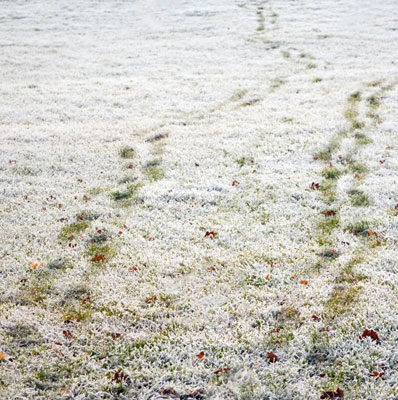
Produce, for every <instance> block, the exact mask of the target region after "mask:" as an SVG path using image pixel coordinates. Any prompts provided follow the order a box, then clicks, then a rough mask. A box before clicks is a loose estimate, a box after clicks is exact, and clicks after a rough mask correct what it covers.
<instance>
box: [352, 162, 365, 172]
mask: <svg viewBox="0 0 398 400" xmlns="http://www.w3.org/2000/svg"><path fill="white" fill-rule="evenodd" d="M350 170H351V171H352V172H357V173H358V174H366V173H367V172H368V169H367V167H366V165H365V164H362V163H359V162H357V163H353V164H351V165H350Z"/></svg>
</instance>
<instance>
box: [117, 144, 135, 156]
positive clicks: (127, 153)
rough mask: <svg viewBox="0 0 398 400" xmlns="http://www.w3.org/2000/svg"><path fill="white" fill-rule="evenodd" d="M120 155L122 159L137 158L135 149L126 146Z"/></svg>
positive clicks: (120, 151)
mask: <svg viewBox="0 0 398 400" xmlns="http://www.w3.org/2000/svg"><path fill="white" fill-rule="evenodd" d="M119 155H120V157H122V158H134V157H135V149H133V148H132V147H129V146H125V147H123V148H121V149H120V150H119Z"/></svg>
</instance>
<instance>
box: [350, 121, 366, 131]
mask: <svg viewBox="0 0 398 400" xmlns="http://www.w3.org/2000/svg"><path fill="white" fill-rule="evenodd" d="M351 127H352V129H362V128H364V127H365V122H361V121H357V120H354V121H352V124H351Z"/></svg>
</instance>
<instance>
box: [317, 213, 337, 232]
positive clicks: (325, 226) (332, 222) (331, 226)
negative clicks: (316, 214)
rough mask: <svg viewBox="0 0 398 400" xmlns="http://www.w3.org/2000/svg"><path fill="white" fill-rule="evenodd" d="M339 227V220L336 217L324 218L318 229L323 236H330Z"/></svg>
mask: <svg viewBox="0 0 398 400" xmlns="http://www.w3.org/2000/svg"><path fill="white" fill-rule="evenodd" d="M339 226H340V220H339V219H338V218H336V217H333V218H326V219H325V220H322V221H320V222H319V224H318V227H319V229H320V230H321V232H322V233H323V234H326V235H330V234H331V233H332V232H333V231H334V230H335V229H336V228H338V227H339Z"/></svg>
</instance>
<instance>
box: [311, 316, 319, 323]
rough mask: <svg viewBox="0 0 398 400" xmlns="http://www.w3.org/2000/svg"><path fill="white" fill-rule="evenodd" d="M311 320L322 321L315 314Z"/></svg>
mask: <svg viewBox="0 0 398 400" xmlns="http://www.w3.org/2000/svg"><path fill="white" fill-rule="evenodd" d="M311 318H312V320H313V321H315V322H319V321H320V320H321V319H320V318H319V317H318V316H317V315H315V314H312V316H311Z"/></svg>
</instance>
